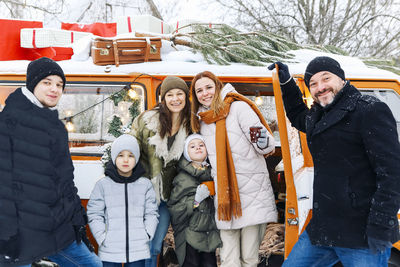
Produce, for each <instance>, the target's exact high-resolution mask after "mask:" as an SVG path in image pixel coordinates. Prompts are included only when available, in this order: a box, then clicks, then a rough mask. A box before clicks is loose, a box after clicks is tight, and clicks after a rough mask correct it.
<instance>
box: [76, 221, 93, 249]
mask: <svg viewBox="0 0 400 267" xmlns="http://www.w3.org/2000/svg"><path fill="white" fill-rule="evenodd" d="M74 230H75V240H76V243H78V244H80V243H81V242H82V241H83V243H84V244H85V245H86V246H87V248H88V249H89V250H90V251H91V252H94V247H93V245H92V243H90V241H89V238H88V237H87V235H86V227H85V226H84V225H74Z"/></svg>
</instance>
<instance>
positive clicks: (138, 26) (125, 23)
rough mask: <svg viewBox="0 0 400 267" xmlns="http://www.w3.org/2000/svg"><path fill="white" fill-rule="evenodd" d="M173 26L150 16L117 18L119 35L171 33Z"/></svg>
mask: <svg viewBox="0 0 400 267" xmlns="http://www.w3.org/2000/svg"><path fill="white" fill-rule="evenodd" d="M171 31H172V29H171V26H170V25H169V24H167V23H165V22H163V21H162V20H160V19H158V18H156V17H153V16H150V15H138V16H124V17H119V18H117V34H123V33H131V32H150V33H161V34H164V33H170V32H171Z"/></svg>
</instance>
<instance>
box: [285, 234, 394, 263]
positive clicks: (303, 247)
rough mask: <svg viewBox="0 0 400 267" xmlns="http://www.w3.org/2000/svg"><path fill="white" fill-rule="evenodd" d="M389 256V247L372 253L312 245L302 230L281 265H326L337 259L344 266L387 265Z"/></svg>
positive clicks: (335, 261)
mask: <svg viewBox="0 0 400 267" xmlns="http://www.w3.org/2000/svg"><path fill="white" fill-rule="evenodd" d="M389 258H390V248H388V249H386V250H385V251H383V252H381V253H378V254H372V253H371V252H370V250H369V249H351V248H340V247H325V246H314V245H312V244H311V242H310V238H309V236H308V234H307V232H306V231H304V232H303V234H301V235H300V237H299V240H298V241H297V243H296V244H295V245H294V247H293V249H292V251H291V252H290V254H289V256H288V258H287V259H286V261H285V262H284V263H283V265H282V267H285V266H286V267H293V266H296V267H317V266H321V267H328V266H333V265H334V264H335V263H337V262H339V261H340V262H341V263H342V264H343V266H345V267H347V266H351V267H381V266H382V267H387V266H388V260H389Z"/></svg>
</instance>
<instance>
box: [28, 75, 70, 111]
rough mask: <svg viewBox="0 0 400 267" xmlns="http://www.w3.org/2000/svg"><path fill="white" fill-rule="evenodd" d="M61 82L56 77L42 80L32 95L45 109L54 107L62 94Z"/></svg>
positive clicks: (52, 76)
mask: <svg viewBox="0 0 400 267" xmlns="http://www.w3.org/2000/svg"><path fill="white" fill-rule="evenodd" d="M63 85H64V83H63V80H62V79H61V77H60V76H58V75H50V76H47V77H46V78H44V79H42V80H41V81H40V82H39V83H38V84H37V85H36V87H35V88H34V89H33V94H34V95H35V96H36V98H37V99H38V100H39V101H40V103H42V105H43V106H45V107H49V108H51V107H55V106H56V105H57V103H58V101H59V100H60V97H61V95H62V92H63Z"/></svg>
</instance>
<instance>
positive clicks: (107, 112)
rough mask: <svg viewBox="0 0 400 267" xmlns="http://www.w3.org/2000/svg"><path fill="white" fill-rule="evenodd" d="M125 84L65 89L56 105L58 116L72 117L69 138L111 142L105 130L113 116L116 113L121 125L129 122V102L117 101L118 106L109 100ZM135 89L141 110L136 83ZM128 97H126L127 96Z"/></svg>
mask: <svg viewBox="0 0 400 267" xmlns="http://www.w3.org/2000/svg"><path fill="white" fill-rule="evenodd" d="M124 87H125V85H124V84H120V85H114V86H112V87H110V86H103V87H102V86H92V87H91V86H84V85H70V86H68V87H67V88H66V90H65V92H64V94H63V96H62V97H61V99H60V102H59V104H58V112H59V117H60V119H64V118H66V117H70V116H73V118H72V123H73V125H74V130H73V131H72V132H70V133H69V139H70V141H78V140H79V141H99V140H103V141H111V140H113V139H114V137H113V136H112V135H110V134H109V133H108V128H109V123H110V122H111V121H112V119H113V117H114V116H115V115H116V116H119V117H120V119H121V122H122V124H123V126H127V125H128V124H129V122H130V121H131V117H130V114H129V107H130V106H131V105H132V102H130V101H120V102H119V103H118V106H115V105H114V102H113V101H112V100H111V99H110V96H111V94H112V93H114V92H118V91H120V90H125V89H124ZM134 89H135V92H136V93H137V97H138V98H139V100H140V104H139V110H140V112H142V111H143V110H144V97H143V95H144V88H143V87H142V86H135V88H134ZM127 100H128V99H127Z"/></svg>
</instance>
